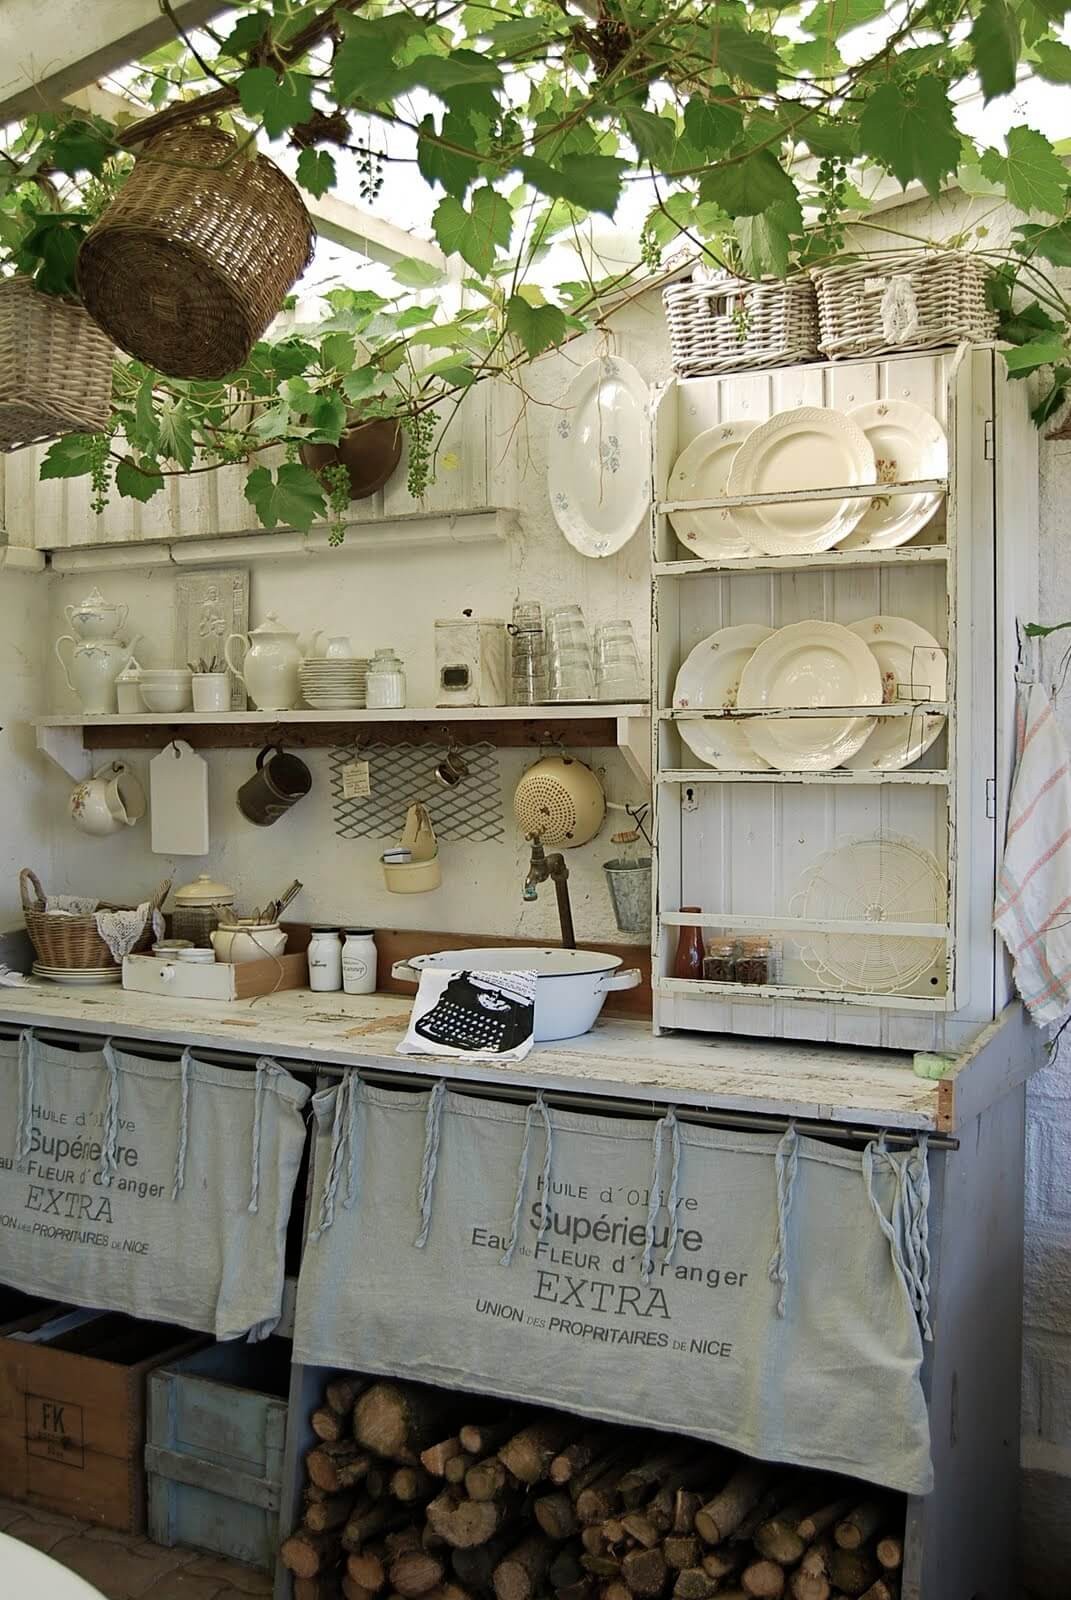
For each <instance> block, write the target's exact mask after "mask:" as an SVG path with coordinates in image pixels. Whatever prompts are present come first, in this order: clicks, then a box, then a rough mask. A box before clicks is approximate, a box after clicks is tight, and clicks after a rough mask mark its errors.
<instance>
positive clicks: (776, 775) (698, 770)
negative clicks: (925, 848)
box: [658, 767, 949, 789]
mask: <svg viewBox="0 0 1071 1600" xmlns="http://www.w3.org/2000/svg"><path fill="white" fill-rule="evenodd" d="M658 781H659V783H664V784H676V783H679V784H699V783H834V784H835V783H840V784H846V785H853V784H860V785H867V784H886V783H891V784H914V785H932V786H933V787H934V788H938V789H940V788H947V786H948V782H949V775H948V772H947V771H946V770H945V769H944V768H936V767H935V768H923V769H921V770H919V771H917V772H913V771H911V770H910V769H908V770H906V771H903V772H880V771H876V770H875V771H856V770H854V769H852V768H844V767H835V768H834V769H833V770H832V771H831V772H777V771H775V770H774V769H773V768H771V769H770V771H769V772H721V771H719V770H718V769H717V768H715V767H667V768H666V769H665V770H664V771H662V772H660V773H659V774H658Z"/></svg>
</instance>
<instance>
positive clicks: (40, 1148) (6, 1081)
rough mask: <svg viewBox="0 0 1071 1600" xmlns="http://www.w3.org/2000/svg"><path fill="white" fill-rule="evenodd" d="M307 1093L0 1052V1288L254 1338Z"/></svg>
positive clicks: (279, 1255) (4, 1046) (161, 1064)
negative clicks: (0, 1286)
mask: <svg viewBox="0 0 1071 1600" xmlns="http://www.w3.org/2000/svg"><path fill="white" fill-rule="evenodd" d="M309 1093H310V1091H309V1090H308V1089H307V1088H305V1086H304V1085H302V1084H300V1083H298V1082H297V1081H296V1080H295V1079H293V1078H292V1077H291V1076H290V1074H289V1073H288V1072H286V1071H285V1070H284V1069H283V1068H282V1067H280V1066H279V1065H277V1063H276V1062H274V1061H269V1060H267V1059H261V1060H260V1061H258V1062H257V1065H256V1069H255V1071H248V1072H241V1071H234V1070H231V1069H229V1068H224V1067H214V1066H209V1065H208V1064H207V1063H206V1062H203V1061H197V1060H195V1059H194V1057H193V1056H192V1055H191V1054H190V1052H189V1051H186V1052H185V1053H184V1055H183V1057H182V1059H181V1061H151V1060H148V1059H146V1058H144V1057H142V1056H136V1055H131V1054H129V1053H128V1052H126V1051H124V1050H120V1049H118V1048H113V1047H112V1046H111V1045H110V1044H108V1045H105V1046H104V1048H103V1050H86V1051H78V1050H64V1049H60V1048H58V1047H57V1046H55V1045H50V1044H42V1043H40V1042H39V1041H38V1040H36V1039H35V1038H34V1036H33V1033H32V1032H30V1031H27V1032H24V1033H23V1034H21V1035H20V1037H19V1038H18V1039H17V1040H14V1039H12V1040H7V1039H3V1040H0V1130H2V1131H0V1282H3V1283H6V1284H10V1285H12V1286H13V1287H14V1288H17V1289H23V1290H27V1291H29V1292H30V1293H33V1294H41V1295H52V1296H55V1297H56V1298H57V1299H60V1300H64V1301H68V1302H70V1303H72V1304H74V1305H80V1306H99V1307H102V1308H105V1309H107V1310H112V1311H126V1312H129V1313H131V1314H132V1315H134V1316H139V1317H150V1318H153V1319H154V1320H157V1321H162V1322H178V1323H182V1324H183V1325H184V1326H185V1327H188V1328H196V1329H199V1330H203V1331H204V1332H205V1333H212V1334H214V1335H215V1336H216V1338H218V1339H234V1338H238V1337H240V1336H243V1335H248V1336H249V1337H250V1338H254V1339H258V1338H264V1337H266V1336H267V1335H268V1334H269V1333H270V1332H271V1331H272V1329H273V1328H274V1327H275V1325H276V1323H277V1322H278V1320H279V1315H280V1312H281V1309H282V1296H283V1270H284V1246H285V1241H286V1226H287V1221H288V1219H289V1216H290V1201H291V1197H292V1195H293V1191H294V1184H295V1181H296V1179H297V1174H298V1168H299V1165H300V1162H301V1153H302V1149H303V1146H304V1141H305V1126H304V1119H303V1117H302V1114H301V1113H302V1107H303V1106H304V1105H305V1102H306V1101H307V1100H308V1098H309Z"/></svg>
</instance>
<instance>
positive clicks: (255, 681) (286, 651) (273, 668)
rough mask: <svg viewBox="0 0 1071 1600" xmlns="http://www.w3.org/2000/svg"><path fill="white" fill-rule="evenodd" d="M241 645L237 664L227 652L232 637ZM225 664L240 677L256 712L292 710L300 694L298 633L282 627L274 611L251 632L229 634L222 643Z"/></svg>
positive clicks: (233, 640) (231, 642)
mask: <svg viewBox="0 0 1071 1600" xmlns="http://www.w3.org/2000/svg"><path fill="white" fill-rule="evenodd" d="M236 639H237V640H238V641H240V642H241V643H242V644H244V645H245V647H246V649H245V655H244V657H243V659H242V663H241V666H239V665H238V664H237V662H236V661H235V660H234V658H233V656H232V655H231V645H232V644H233V643H234V642H235V640H236ZM223 654H224V657H225V659H226V662H227V665H228V667H230V669H231V671H232V672H233V673H234V674H235V676H236V677H238V678H240V679H241V680H242V682H243V683H244V684H245V687H246V689H247V691H248V692H249V694H250V695H251V697H252V700H253V704H254V705H255V706H256V707H257V710H258V711H292V710H293V709H294V707H295V706H296V705H297V703H298V700H299V698H300V694H301V686H300V678H299V674H300V671H301V662H302V655H301V650H300V649H299V647H298V636H297V634H296V633H291V631H290V629H289V628H284V627H283V625H282V623H281V622H280V621H279V618H278V617H277V616H276V614H275V612H274V611H269V612H268V616H267V620H266V621H264V622H262V623H261V624H260V627H259V628H254V629H253V631H252V633H250V634H248V635H247V634H244V633H232V634H231V635H230V636H229V637H228V639H227V641H226V643H225V644H224V646H223Z"/></svg>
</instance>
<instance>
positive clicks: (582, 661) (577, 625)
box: [547, 606, 595, 704]
mask: <svg viewBox="0 0 1071 1600" xmlns="http://www.w3.org/2000/svg"><path fill="white" fill-rule="evenodd" d="M547 666H548V672H549V680H550V695H549V699H550V701H551V703H552V704H554V703H555V702H569V701H573V700H594V698H595V672H594V667H593V664H592V653H591V635H590V633H589V632H588V625H587V623H586V622H585V621H584V613H583V611H581V609H580V607H579V606H555V607H554V608H553V610H551V611H548V612H547Z"/></svg>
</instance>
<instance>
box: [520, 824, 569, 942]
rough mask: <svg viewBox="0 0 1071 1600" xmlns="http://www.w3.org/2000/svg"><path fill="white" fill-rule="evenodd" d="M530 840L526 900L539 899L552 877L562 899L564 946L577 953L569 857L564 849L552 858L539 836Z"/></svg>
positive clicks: (559, 916)
mask: <svg viewBox="0 0 1071 1600" xmlns="http://www.w3.org/2000/svg"><path fill="white" fill-rule="evenodd" d="M528 841H529V843H530V844H531V846H532V858H531V861H530V862H529V864H528V876H527V877H526V878H525V880H524V890H523V897H524V899H525V900H535V899H537V898H538V896H539V885H540V884H541V883H546V881H547V879H548V878H549V879H550V880H551V882H552V883H553V884H554V893H555V895H556V896H557V900H558V920H559V922H560V923H561V929H562V947H563V949H565V950H575V949H576V933H575V931H574V929H573V907H572V904H571V903H570V900H569V868H568V867H567V866H566V864H565V857H564V856H563V855H562V853H561V851H560V850H555V851H554V853H553V855H549V856H548V855H547V853H546V851H545V850H544V849H543V841H542V839H541V838H540V836H539V834H538V833H530V834H529V835H528Z"/></svg>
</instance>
